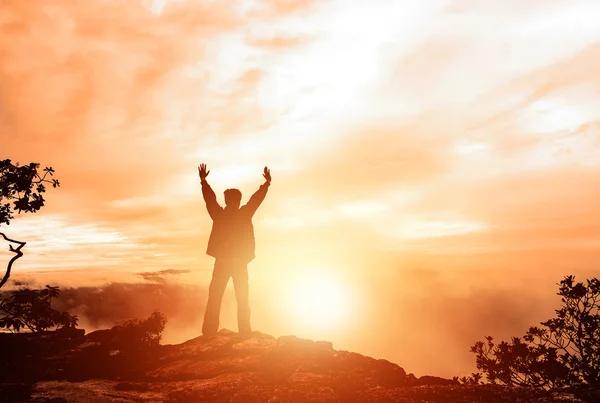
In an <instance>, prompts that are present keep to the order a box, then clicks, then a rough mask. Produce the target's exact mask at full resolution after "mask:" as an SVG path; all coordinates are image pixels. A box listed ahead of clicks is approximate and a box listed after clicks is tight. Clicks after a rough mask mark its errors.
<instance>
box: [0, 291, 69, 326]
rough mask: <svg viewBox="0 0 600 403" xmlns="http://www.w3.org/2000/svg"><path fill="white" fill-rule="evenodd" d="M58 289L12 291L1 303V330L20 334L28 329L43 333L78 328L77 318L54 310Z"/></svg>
mask: <svg viewBox="0 0 600 403" xmlns="http://www.w3.org/2000/svg"><path fill="white" fill-rule="evenodd" d="M59 295H60V290H59V289H58V287H51V286H49V285H47V286H46V288H44V289H41V290H30V289H28V288H25V289H22V290H16V291H11V292H10V296H9V297H7V298H3V299H2V300H1V301H0V313H3V314H4V316H3V317H1V318H0V328H5V329H7V330H9V331H10V332H19V331H20V330H21V329H23V328H27V329H29V330H30V331H32V332H41V331H44V330H48V329H52V328H54V329H60V328H62V327H75V326H77V316H73V315H70V314H69V313H67V312H60V311H57V310H56V309H52V307H51V306H50V305H51V300H52V299H53V298H58V296H59Z"/></svg>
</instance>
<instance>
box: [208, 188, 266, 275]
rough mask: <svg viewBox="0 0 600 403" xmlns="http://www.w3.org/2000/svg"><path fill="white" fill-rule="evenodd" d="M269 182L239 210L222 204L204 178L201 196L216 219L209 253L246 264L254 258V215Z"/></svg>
mask: <svg viewBox="0 0 600 403" xmlns="http://www.w3.org/2000/svg"><path fill="white" fill-rule="evenodd" d="M268 188H269V183H265V184H263V185H262V186H261V187H260V188H259V189H258V190H257V191H256V193H254V194H253V195H252V197H251V198H250V200H249V201H248V203H247V204H246V205H244V206H242V207H240V208H239V209H236V208H231V207H225V208H223V207H221V206H220V205H219V203H217V196H216V195H215V192H214V191H213V190H212V188H211V187H210V185H209V184H208V182H206V181H202V196H204V201H205V202H206V209H207V210H208V214H209V215H210V218H212V220H213V225H212V231H211V232H210V238H209V239H208V248H207V250H206V254H208V255H210V256H213V257H214V258H217V259H224V258H228V259H231V258H235V259H242V260H244V261H245V262H246V263H247V262H250V261H252V259H254V246H255V241H254V227H253V226H252V216H253V215H254V213H255V212H256V209H258V206H260V204H261V203H262V201H263V200H264V199H265V196H266V195H267V190H268Z"/></svg>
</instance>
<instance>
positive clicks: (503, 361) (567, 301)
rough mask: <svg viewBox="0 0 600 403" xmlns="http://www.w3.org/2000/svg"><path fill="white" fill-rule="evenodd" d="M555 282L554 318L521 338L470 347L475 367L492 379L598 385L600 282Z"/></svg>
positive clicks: (570, 279)
mask: <svg viewBox="0 0 600 403" xmlns="http://www.w3.org/2000/svg"><path fill="white" fill-rule="evenodd" d="M574 280H575V278H574V276H566V277H565V278H564V279H563V280H562V281H561V282H560V283H559V284H558V285H559V292H558V295H560V296H561V302H562V306H561V308H560V309H558V310H556V317H555V318H553V319H549V320H547V321H545V322H542V323H541V325H542V327H530V328H529V330H528V331H527V333H526V334H525V335H524V336H523V337H522V338H519V337H513V338H512V340H511V342H510V343H509V342H505V341H502V342H500V343H499V344H495V343H494V340H493V338H492V337H491V336H488V337H486V341H478V342H476V343H475V344H474V345H473V346H472V347H471V352H473V353H474V354H476V356H477V359H476V363H477V368H478V369H479V370H480V371H483V373H484V374H485V375H486V377H487V379H488V380H489V381H490V382H491V383H496V382H500V383H502V384H505V385H517V386H538V387H545V388H552V387H561V386H567V385H573V384H576V383H587V384H599V383H600V280H598V279H597V278H593V279H591V280H587V282H586V284H584V283H575V282H574Z"/></svg>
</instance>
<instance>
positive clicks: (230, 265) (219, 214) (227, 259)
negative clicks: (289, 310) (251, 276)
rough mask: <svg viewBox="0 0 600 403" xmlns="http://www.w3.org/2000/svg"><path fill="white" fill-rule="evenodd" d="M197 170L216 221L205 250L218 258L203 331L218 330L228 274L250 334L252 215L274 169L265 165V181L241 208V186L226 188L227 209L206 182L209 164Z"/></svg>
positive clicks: (241, 328)
mask: <svg viewBox="0 0 600 403" xmlns="http://www.w3.org/2000/svg"><path fill="white" fill-rule="evenodd" d="M198 173H199V175H200V182H201V183H202V196H204V201H205V202H206V209H207V210H208V214H209V215H210V218H212V220H213V226H212V231H211V233H210V238H209V240H208V249H207V250H206V253H207V254H208V255H210V256H213V257H214V258H215V267H214V269H213V274H212V280H211V281H210V287H209V289H208V303H207V304H206V311H205V312H204V323H203V324H202V334H204V335H207V336H212V335H214V334H215V333H217V330H218V328H219V313H220V311H221V301H222V299H223V294H224V293H225V288H226V287H227V283H228V282H229V277H232V278H233V287H234V289H235V298H236V300H237V305H238V312H237V316H238V330H239V332H240V333H242V334H249V333H251V332H252V328H251V327H250V304H249V301H248V263H249V262H250V261H252V259H254V227H253V226H252V216H253V215H254V213H255V212H256V209H258V206H260V204H261V203H262V201H263V200H264V199H265V196H266V195H267V190H268V189H269V185H270V184H271V172H270V171H269V169H268V168H267V167H265V170H264V173H263V176H264V177H265V183H264V184H263V185H261V186H260V188H259V189H258V190H257V191H256V193H254V194H253V195H252V197H251V198H250V200H249V201H248V204H246V205H245V206H242V207H240V203H241V201H242V192H240V191H239V190H238V189H227V190H226V191H225V192H224V194H225V208H223V207H221V206H220V205H219V203H217V196H216V195H215V192H214V191H213V190H212V188H211V187H210V185H209V184H208V182H207V181H206V177H207V176H208V174H209V173H210V171H207V170H206V164H200V166H199V167H198Z"/></svg>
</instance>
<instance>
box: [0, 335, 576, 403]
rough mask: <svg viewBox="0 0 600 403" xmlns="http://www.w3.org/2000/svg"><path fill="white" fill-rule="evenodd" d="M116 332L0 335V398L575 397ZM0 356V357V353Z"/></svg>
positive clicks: (306, 353)
mask: <svg viewBox="0 0 600 403" xmlns="http://www.w3.org/2000/svg"><path fill="white" fill-rule="evenodd" d="M118 334H119V333H118V329H113V330H107V331H100V332H94V333H91V334H89V335H85V336H84V335H83V333H82V332H81V331H80V332H70V333H69V332H65V333H62V334H58V333H47V334H39V335H33V334H29V335H6V334H0V346H2V350H3V351H4V352H6V351H8V352H10V353H9V354H8V357H9V359H8V361H6V362H5V363H4V365H3V366H2V367H1V368H0V401H2V400H3V401H10V402H18V401H35V402H50V401H52V402H78V401H82V402H84V401H94V402H104V401H106V402H108V401H111V402H113V401H118V402H123V401H138V402H151V401H164V402H244V403H253V402H270V403H276V402H281V403H283V402H344V403H346V402H347V403H354V402H355V403H358V402H513V401H514V402H520V401H522V402H551V401H556V400H555V399H558V398H560V399H562V400H561V401H565V402H568V401H570V402H581V401H583V400H578V399H576V398H575V397H573V396H572V394H570V393H569V392H568V391H565V392H563V393H558V392H556V393H554V394H549V393H547V392H545V391H541V390H535V389H523V388H506V387H500V386H492V385H485V386H461V385H458V384H457V383H456V382H455V381H452V380H448V379H443V378H437V377H430V376H425V377H421V378H417V377H415V376H414V375H412V374H408V375H407V374H406V372H405V371H404V369H402V368H401V367H399V366H398V365H396V364H394V363H391V362H389V361H386V360H377V359H374V358H370V357H365V356H363V355H360V354H356V353H351V352H347V351H337V350H334V349H333V346H332V345H331V343H329V342H325V341H311V340H306V339H300V338H297V337H295V336H284V337H280V338H278V339H276V338H274V337H272V336H269V335H265V334H262V333H259V332H254V333H253V334H252V336H251V337H240V336H239V335H238V334H237V333H233V332H230V331H227V330H222V331H221V332H219V334H218V335H217V336H215V337H212V338H205V337H198V338H195V339H192V340H189V341H187V342H185V343H182V344H178V345H165V346H155V347H140V346H136V345H135V343H131V342H124V341H123V340H120V339H119V337H117V336H118ZM6 356H7V355H6V354H5V357H6Z"/></svg>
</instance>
